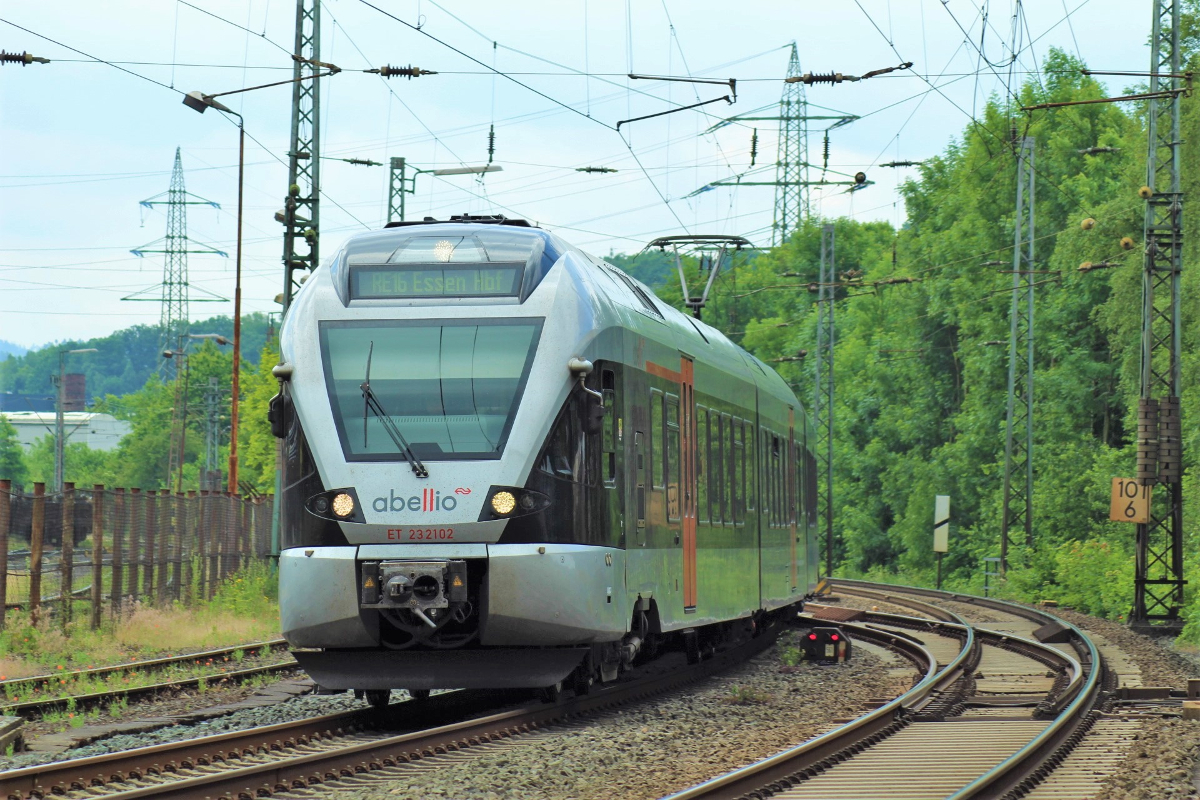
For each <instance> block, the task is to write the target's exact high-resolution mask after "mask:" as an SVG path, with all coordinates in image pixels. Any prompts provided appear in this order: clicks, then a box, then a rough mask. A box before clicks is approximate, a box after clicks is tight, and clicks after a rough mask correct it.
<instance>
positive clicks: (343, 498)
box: [333, 492, 354, 517]
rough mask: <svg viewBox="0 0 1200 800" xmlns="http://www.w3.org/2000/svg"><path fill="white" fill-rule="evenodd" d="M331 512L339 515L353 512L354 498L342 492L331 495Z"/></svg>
mask: <svg viewBox="0 0 1200 800" xmlns="http://www.w3.org/2000/svg"><path fill="white" fill-rule="evenodd" d="M333 513H334V514H336V515H337V516H339V517H348V516H350V515H351V514H353V513H354V498H353V497H351V496H350V495H348V494H346V493H345V492H342V493H340V494H336V495H334V496H333Z"/></svg>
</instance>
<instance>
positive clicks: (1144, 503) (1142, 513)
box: [1108, 478, 1150, 524]
mask: <svg viewBox="0 0 1200 800" xmlns="http://www.w3.org/2000/svg"><path fill="white" fill-rule="evenodd" d="M1108 518H1109V519H1111V520H1112V521H1113V522H1137V523H1141V524H1146V523H1148V522H1150V486H1149V485H1146V486H1143V485H1142V484H1140V483H1138V482H1137V481H1135V480H1133V479H1132V478H1113V479H1112V500H1111V501H1110V503H1109V507H1108Z"/></svg>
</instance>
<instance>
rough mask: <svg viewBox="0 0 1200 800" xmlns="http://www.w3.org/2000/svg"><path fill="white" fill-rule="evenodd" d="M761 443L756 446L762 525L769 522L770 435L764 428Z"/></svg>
mask: <svg viewBox="0 0 1200 800" xmlns="http://www.w3.org/2000/svg"><path fill="white" fill-rule="evenodd" d="M761 433H762V436H761V439H762V445H761V446H760V447H759V448H758V459H759V462H760V463H759V467H758V468H759V470H760V472H759V475H761V476H762V477H761V481H762V486H761V491H762V517H763V525H770V524H771V472H770V468H771V462H770V459H769V456H768V454H769V453H770V452H771V446H770V442H771V437H770V434H768V433H767V431H766V430H765V429H762V430H761Z"/></svg>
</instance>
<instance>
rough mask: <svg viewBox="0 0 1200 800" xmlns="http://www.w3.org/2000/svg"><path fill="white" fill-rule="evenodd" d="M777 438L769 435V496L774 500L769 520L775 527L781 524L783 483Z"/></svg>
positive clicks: (774, 435)
mask: <svg viewBox="0 0 1200 800" xmlns="http://www.w3.org/2000/svg"><path fill="white" fill-rule="evenodd" d="M779 445H780V442H779V436H778V435H776V434H772V435H771V489H772V491H771V495H772V499H773V500H774V502H773V503H771V520H772V523H773V524H774V525H775V527H779V526H780V525H782V524H783V491H782V490H783V481H782V480H781V478H782V476H781V475H780V474H779V472H780V470H779V467H780V460H779Z"/></svg>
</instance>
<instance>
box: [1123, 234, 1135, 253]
mask: <svg viewBox="0 0 1200 800" xmlns="http://www.w3.org/2000/svg"><path fill="white" fill-rule="evenodd" d="M1121 249H1122V250H1132V249H1133V237H1131V236H1122V237H1121Z"/></svg>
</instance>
